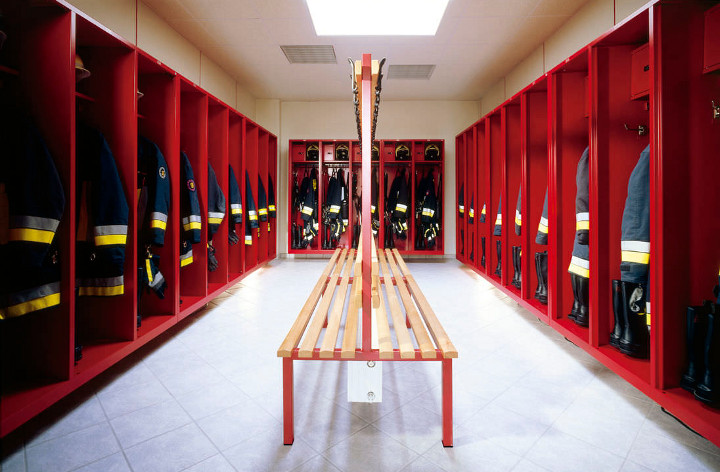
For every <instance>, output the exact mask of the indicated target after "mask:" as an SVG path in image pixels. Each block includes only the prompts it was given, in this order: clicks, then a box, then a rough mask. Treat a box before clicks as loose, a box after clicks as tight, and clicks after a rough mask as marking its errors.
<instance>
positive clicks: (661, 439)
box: [627, 433, 720, 472]
mask: <svg viewBox="0 0 720 472" xmlns="http://www.w3.org/2000/svg"><path fill="white" fill-rule="evenodd" d="M627 458H628V460H630V461H632V462H635V463H637V464H640V465H644V466H645V467H648V468H650V469H653V470H655V471H657V472H670V471H678V470H692V471H693V472H704V471H717V470H720V457H718V456H716V455H714V454H709V453H707V452H704V451H701V450H699V449H695V448H694V447H691V446H687V445H685V444H682V443H679V442H676V441H674V440H672V439H670V438H668V437H665V436H660V435H655V434H643V433H641V434H639V435H638V437H637V439H635V443H634V444H633V446H632V449H630V453H629V454H628V456H627Z"/></svg>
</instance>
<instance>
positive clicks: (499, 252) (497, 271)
mask: <svg viewBox="0 0 720 472" xmlns="http://www.w3.org/2000/svg"><path fill="white" fill-rule="evenodd" d="M495 247H496V248H497V267H496V268H495V275H497V276H498V277H502V241H500V240H498V241H495Z"/></svg>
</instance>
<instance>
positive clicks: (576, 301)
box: [568, 273, 580, 321]
mask: <svg viewBox="0 0 720 472" xmlns="http://www.w3.org/2000/svg"><path fill="white" fill-rule="evenodd" d="M578 278H580V276H579V275H577V274H573V273H570V286H571V287H572V293H573V305H572V308H571V309H570V314H569V315H568V318H570V319H571V320H573V321H575V318H577V316H578V314H579V313H580V297H579V296H578V282H577V279H578Z"/></svg>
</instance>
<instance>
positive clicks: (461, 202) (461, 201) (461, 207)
mask: <svg viewBox="0 0 720 472" xmlns="http://www.w3.org/2000/svg"><path fill="white" fill-rule="evenodd" d="M464 217H465V184H460V191H459V192H458V218H460V219H462V218H464ZM460 241H461V242H462V244H463V245H462V247H461V248H460V254H461V255H462V254H465V231H464V230H463V228H462V227H461V228H460Z"/></svg>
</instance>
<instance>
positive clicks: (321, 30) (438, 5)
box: [307, 0, 448, 36]
mask: <svg viewBox="0 0 720 472" xmlns="http://www.w3.org/2000/svg"><path fill="white" fill-rule="evenodd" d="M447 4H448V0H360V1H358V0H307V5H308V9H309V10H310V16H311V17H312V20H313V24H314V25H315V33H316V34H317V35H318V36H434V35H435V33H436V32H437V29H438V26H439V25H440V20H442V17H443V14H445V8H446V7H447Z"/></svg>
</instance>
